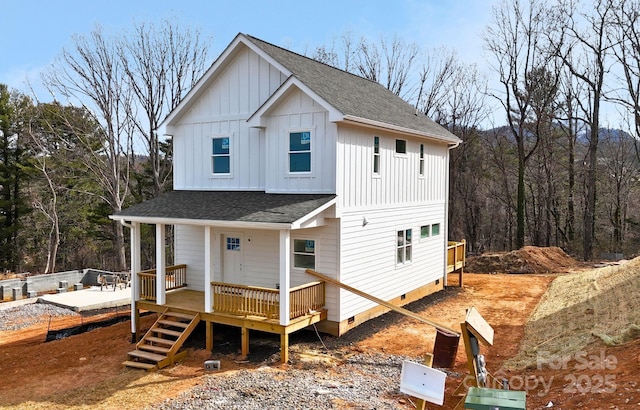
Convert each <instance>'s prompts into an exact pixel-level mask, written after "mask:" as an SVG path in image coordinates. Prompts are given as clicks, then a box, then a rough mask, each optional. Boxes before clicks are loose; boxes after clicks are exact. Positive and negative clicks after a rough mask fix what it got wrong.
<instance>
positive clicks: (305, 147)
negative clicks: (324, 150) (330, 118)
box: [289, 131, 311, 172]
mask: <svg viewBox="0 0 640 410" xmlns="http://www.w3.org/2000/svg"><path fill="white" fill-rule="evenodd" d="M289 172H311V131H297V132H290V133H289Z"/></svg>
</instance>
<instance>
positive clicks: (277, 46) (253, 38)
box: [243, 33, 384, 87]
mask: <svg viewBox="0 0 640 410" xmlns="http://www.w3.org/2000/svg"><path fill="white" fill-rule="evenodd" d="M243 35H244V36H245V37H247V38H249V39H251V40H257V41H260V42H262V43H265V44H267V45H270V46H272V47H275V48H277V49H280V50H282V51H285V52H287V53H290V54H293V55H296V56H298V57H302V58H304V59H307V60H309V61H313V62H314V63H316V64H322V65H324V66H326V67H329V68H331V69H334V70H337V71H340V72H342V73H344V74H349V75H351V76H354V77H356V78H359V79H361V80H365V81H369V82H370V83H373V84H376V85H379V86H380V87H384V86H383V85H382V84H380V83H379V82H377V81H373V80H371V79H369V78H366V77H363V76H361V75H358V74H355V73H352V72H350V71H347V70H344V69H342V68H338V67H336V66H332V65H331V64H327V63H325V62H322V61H318V60H316V59H315V58H311V57H309V56H305V55H303V54H300V53H297V52H295V51H292V50H289V49H287V48H284V47H281V46H279V45H276V44H273V43H270V42H268V41H265V40H262V39H260V38H258V37H255V36H252V35H250V34H246V33H243ZM280 63H281V64H284V63H282V62H280ZM287 68H289V67H287ZM289 71H291V69H290V68H289Z"/></svg>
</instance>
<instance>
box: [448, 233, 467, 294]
mask: <svg viewBox="0 0 640 410" xmlns="http://www.w3.org/2000/svg"><path fill="white" fill-rule="evenodd" d="M466 255H467V241H466V240H464V239H463V240H462V241H460V242H453V241H449V242H448V243H447V273H452V272H456V271H458V286H460V287H462V275H463V273H464V265H465V263H466Z"/></svg>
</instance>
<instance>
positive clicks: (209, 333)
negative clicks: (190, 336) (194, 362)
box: [205, 321, 213, 352]
mask: <svg viewBox="0 0 640 410" xmlns="http://www.w3.org/2000/svg"><path fill="white" fill-rule="evenodd" d="M205 329H206V330H205V332H206V335H207V336H206V346H205V347H206V349H207V351H209V352H210V351H212V350H213V322H209V321H206V322H205Z"/></svg>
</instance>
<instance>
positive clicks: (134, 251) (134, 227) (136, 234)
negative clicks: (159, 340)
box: [131, 222, 141, 335]
mask: <svg viewBox="0 0 640 410" xmlns="http://www.w3.org/2000/svg"><path fill="white" fill-rule="evenodd" d="M140 270H141V267H140V223H139V222H131V333H132V334H134V335H135V333H136V332H137V326H138V323H137V319H138V312H137V311H136V308H135V306H136V301H138V300H140V278H139V277H138V272H140Z"/></svg>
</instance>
